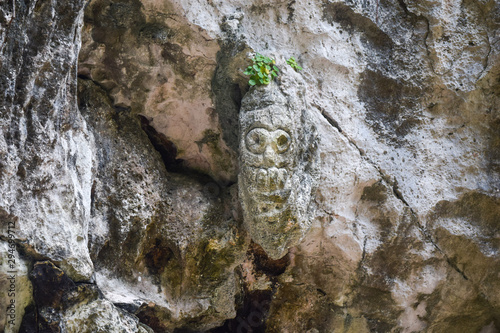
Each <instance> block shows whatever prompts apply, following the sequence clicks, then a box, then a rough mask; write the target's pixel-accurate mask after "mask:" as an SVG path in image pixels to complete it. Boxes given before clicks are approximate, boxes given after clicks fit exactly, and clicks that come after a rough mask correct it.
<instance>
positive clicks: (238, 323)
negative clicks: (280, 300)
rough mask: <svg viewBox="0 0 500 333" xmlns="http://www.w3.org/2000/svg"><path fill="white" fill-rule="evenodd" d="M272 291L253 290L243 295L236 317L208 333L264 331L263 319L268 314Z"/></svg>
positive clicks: (256, 332)
mask: <svg viewBox="0 0 500 333" xmlns="http://www.w3.org/2000/svg"><path fill="white" fill-rule="evenodd" d="M272 295H273V292H272V291H271V290H255V291H252V292H250V293H247V294H246V295H245V299H244V301H243V306H242V307H241V308H240V309H239V310H238V312H237V314H236V318H234V319H230V320H227V321H226V322H225V323H224V325H223V326H221V327H218V328H215V329H213V330H211V331H209V332H210V333H227V332H239V333H264V332H265V331H266V325H265V321H266V318H267V316H268V314H269V309H270V306H271V299H272Z"/></svg>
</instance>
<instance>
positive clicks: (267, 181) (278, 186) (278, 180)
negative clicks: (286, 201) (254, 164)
mask: <svg viewBox="0 0 500 333" xmlns="http://www.w3.org/2000/svg"><path fill="white" fill-rule="evenodd" d="M254 176H255V179H254V180H255V184H256V185H257V188H258V189H259V190H261V191H262V192H263V193H268V194H271V193H272V192H275V191H279V190H283V189H284V188H285V183H286V180H287V178H288V171H287V170H286V169H285V168H276V167H272V168H268V169H266V168H256V169H255V171H254Z"/></svg>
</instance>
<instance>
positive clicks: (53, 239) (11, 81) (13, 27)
mask: <svg viewBox="0 0 500 333" xmlns="http://www.w3.org/2000/svg"><path fill="white" fill-rule="evenodd" d="M83 6H84V0H72V1H52V2H35V1H28V2H22V1H9V2H2V4H1V5H0V22H1V26H2V28H1V36H2V37H1V38H2V43H1V44H0V45H1V46H0V91H1V98H0V132H1V134H2V135H0V161H1V162H0V164H1V165H0V213H1V215H3V214H4V213H5V214H7V215H10V216H13V218H16V219H17V227H16V232H15V234H16V239H17V240H18V242H19V244H20V245H21V246H22V247H23V248H24V250H25V251H26V252H29V253H30V254H31V255H33V256H36V257H38V258H48V259H51V260H53V261H54V262H57V263H59V264H60V265H61V266H63V267H64V269H65V270H66V271H67V272H68V274H69V275H70V276H71V277H72V278H73V279H75V280H78V281H82V280H88V279H90V277H91V275H92V270H93V267H92V261H91V260H90V256H89V254H88V249H87V240H88V239H87V233H88V223H89V215H90V183H91V178H92V155H93V153H92V149H93V142H92V133H89V132H88V131H87V128H86V124H85V122H84V120H83V118H82V117H81V115H80V113H79V112H78V109H77V107H76V103H75V101H76V81H75V74H76V62H77V57H78V51H79V46H80V29H81V25H82V18H83ZM2 222H3V221H2ZM4 231H5V230H4V226H3V224H2V234H4Z"/></svg>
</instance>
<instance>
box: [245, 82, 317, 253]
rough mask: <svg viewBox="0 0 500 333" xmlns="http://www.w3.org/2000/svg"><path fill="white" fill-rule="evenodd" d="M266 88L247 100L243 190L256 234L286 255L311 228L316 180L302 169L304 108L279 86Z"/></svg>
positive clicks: (266, 245) (268, 247)
mask: <svg viewBox="0 0 500 333" xmlns="http://www.w3.org/2000/svg"><path fill="white" fill-rule="evenodd" d="M265 89H266V90H264V88H260V90H258V89H255V90H253V91H251V92H250V93H249V94H252V95H249V96H245V98H244V100H243V103H242V108H241V111H240V133H241V139H240V175H239V192H240V198H241V202H242V207H243V213H244V220H245V225H246V227H247V229H248V231H249V232H250V235H251V237H252V239H253V240H254V241H255V242H256V243H258V244H259V245H261V246H262V248H263V249H264V250H265V251H266V253H267V254H268V255H269V256H271V257H273V258H280V257H282V256H283V255H284V254H286V251H287V249H288V247H290V246H293V245H295V243H296V241H297V240H298V239H300V238H301V237H302V236H303V234H304V232H305V230H306V229H308V228H307V227H305V226H306V225H307V224H308V223H304V218H305V212H306V211H307V208H308V207H307V206H308V203H309V198H310V192H311V182H310V181H308V177H307V175H305V176H304V173H303V171H302V170H301V169H299V166H300V164H301V163H300V162H301V161H300V156H301V155H304V154H303V153H302V154H301V152H303V151H304V149H305V148H307V147H306V146H307V145H308V142H299V140H300V139H301V138H302V139H303V138H304V135H303V130H304V129H303V128H302V124H301V119H302V118H303V117H301V115H302V113H301V112H302V110H301V109H294V108H293V107H290V104H289V103H288V101H287V99H285V97H284V96H283V95H282V94H281V92H280V91H279V88H278V87H277V86H274V87H273V85H271V86H269V87H266V88H265ZM306 141H307V140H306Z"/></svg>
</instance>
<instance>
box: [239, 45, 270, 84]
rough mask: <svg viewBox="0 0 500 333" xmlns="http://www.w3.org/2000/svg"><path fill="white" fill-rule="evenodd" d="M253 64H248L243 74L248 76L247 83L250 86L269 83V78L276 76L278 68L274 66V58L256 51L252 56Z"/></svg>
mask: <svg viewBox="0 0 500 333" xmlns="http://www.w3.org/2000/svg"><path fill="white" fill-rule="evenodd" d="M252 62H253V64H252V65H251V66H248V67H247V69H246V70H245V72H244V73H243V74H245V75H248V76H250V79H249V80H248V84H250V85H251V86H255V85H258V86H261V85H264V84H269V83H271V80H272V79H274V78H275V77H277V76H278V72H279V69H278V67H276V65H275V63H276V61H275V60H274V59H271V58H268V57H265V56H263V55H262V54H260V53H257V54H256V55H255V57H253V58H252Z"/></svg>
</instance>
